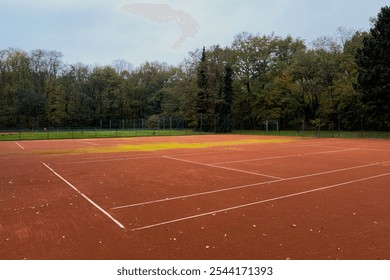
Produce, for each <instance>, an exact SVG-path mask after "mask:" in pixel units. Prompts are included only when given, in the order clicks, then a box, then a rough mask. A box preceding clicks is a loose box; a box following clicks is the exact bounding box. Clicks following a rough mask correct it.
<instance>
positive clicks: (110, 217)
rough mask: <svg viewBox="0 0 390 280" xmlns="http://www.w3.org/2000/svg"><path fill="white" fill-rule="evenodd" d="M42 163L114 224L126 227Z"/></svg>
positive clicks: (122, 227)
mask: <svg viewBox="0 0 390 280" xmlns="http://www.w3.org/2000/svg"><path fill="white" fill-rule="evenodd" d="M42 164H43V165H44V166H45V167H46V168H47V169H49V170H50V171H51V172H52V173H53V174H54V175H56V176H57V177H58V178H60V179H61V180H62V181H64V182H65V183H66V184H67V185H68V186H70V187H71V188H72V189H74V190H75V191H76V192H77V193H78V194H80V195H81V196H82V197H84V198H85V199H86V200H87V201H88V202H89V203H91V204H92V205H93V206H95V207H96V208H97V209H98V210H99V211H100V212H102V213H103V214H104V215H106V216H107V217H108V218H109V219H110V220H111V221H113V222H114V223H115V224H117V225H118V226H119V227H120V228H121V229H126V227H125V226H124V225H122V224H121V223H120V222H119V221H118V220H116V219H115V218H114V217H112V216H111V215H110V214H109V213H108V212H107V211H106V210H104V209H103V208H102V207H100V206H99V205H98V204H97V203H95V202H94V201H93V200H92V199H90V198H89V197H88V196H86V195H85V194H83V193H82V192H81V191H79V190H78V189H77V188H76V187H75V186H73V185H72V184H71V183H69V182H68V181H67V180H66V179H64V178H63V177H62V176H61V175H60V174H58V173H57V172H56V171H54V170H53V169H52V168H51V167H50V166H48V165H47V164H46V163H44V162H42Z"/></svg>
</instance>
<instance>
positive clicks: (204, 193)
mask: <svg viewBox="0 0 390 280" xmlns="http://www.w3.org/2000/svg"><path fill="white" fill-rule="evenodd" d="M389 162H390V161H387V162H376V163H370V164H365V165H358V166H352V167H346V168H340V169H335V170H329V171H323V172H317V173H312V174H306V175H301V176H296V177H290V178H285V179H277V180H272V181H266V182H261V183H253V184H247V185H241V186H236V187H231V188H224V189H219V190H212V191H207V192H199V193H193V194H187V195H180V196H174V197H167V198H163V199H157V200H151V201H145V202H139V203H133V204H128V205H123V206H116V207H113V208H111V209H112V210H115V209H123V208H131V207H136V206H143V205H148V204H154V203H160V202H167V201H172V200H178V199H183V198H189V197H197V196H202V195H209V194H213V193H219V192H227V191H234V190H239V189H245V188H250V187H257V186H262V185H271V184H274V183H280V182H286V181H292V180H299V179H303V178H309V177H315V176H320V175H326V174H332V173H336V172H343V171H348V170H354V169H359V168H365V167H370V166H376V165H381V164H386V163H389Z"/></svg>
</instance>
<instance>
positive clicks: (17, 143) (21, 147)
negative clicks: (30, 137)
mask: <svg viewBox="0 0 390 280" xmlns="http://www.w3.org/2000/svg"><path fill="white" fill-rule="evenodd" d="M15 144H16V145H18V146H19V147H20V148H21V149H22V150H24V147H23V146H22V145H20V144H19V143H18V142H16V141H15Z"/></svg>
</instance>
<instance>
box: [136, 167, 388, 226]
mask: <svg viewBox="0 0 390 280" xmlns="http://www.w3.org/2000/svg"><path fill="white" fill-rule="evenodd" d="M389 175H390V173H384V174H380V175H376V176H371V177H366V178H362V179H358V180H353V181H348V182H343V183H339V184H334V185H329V186H325V187H320V188H315V189H311V190H308V191H303V192H296V193H291V194H288V195H283V196H278V197H274V198H269V199H265V200H261V201H256V202H251V203H247V204H240V205H236V206H233V207H228V208H223V209H219V210H215V211H210V212H205V213H201V214H198V215H193V216H186V217H182V218H179V219H173V220H168V221H165V222H161V223H156V224H150V225H147V226H143V227H138V228H133V229H131V231H139V230H144V229H149V228H154V227H158V226H162V225H166V224H172V223H176V222H181V221H186V220H191V219H196V218H200V217H204V216H209V215H214V214H218V213H221V212H227V211H232V210H236V209H240V208H246V207H250V206H254V205H259V204H263V203H267V202H271V201H277V200H282V199H286V198H291V197H296V196H301V195H305V194H309V193H314V192H319V191H324V190H328V189H333V188H337V187H341V186H345V185H350V184H354V183H358V182H363V181H368V180H372V179H376V178H381V177H385V176H389Z"/></svg>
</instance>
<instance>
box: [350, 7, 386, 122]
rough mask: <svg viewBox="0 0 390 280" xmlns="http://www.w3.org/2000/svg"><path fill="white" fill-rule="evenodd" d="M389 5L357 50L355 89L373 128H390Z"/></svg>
mask: <svg viewBox="0 0 390 280" xmlns="http://www.w3.org/2000/svg"><path fill="white" fill-rule="evenodd" d="M389 54H390V7H388V6H386V7H383V8H382V9H381V12H380V13H379V14H378V17H377V19H376V20H375V21H374V26H373V28H371V30H370V34H369V36H367V37H366V38H365V39H364V41H363V47H362V48H361V49H359V50H358V51H357V54H356V63H357V64H358V67H359V69H358V81H357V88H358V90H359V91H360V92H361V93H362V102H363V104H365V107H366V108H365V109H366V114H367V115H366V118H365V119H366V121H367V122H368V123H369V125H370V128H372V129H375V128H376V129H382V130H385V129H390V55H389Z"/></svg>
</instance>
